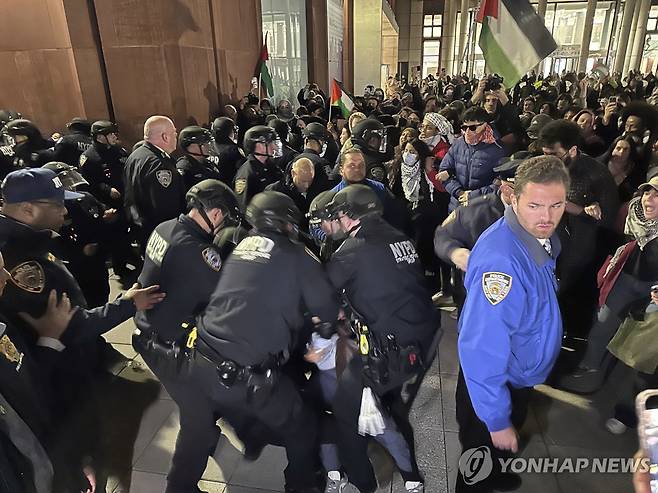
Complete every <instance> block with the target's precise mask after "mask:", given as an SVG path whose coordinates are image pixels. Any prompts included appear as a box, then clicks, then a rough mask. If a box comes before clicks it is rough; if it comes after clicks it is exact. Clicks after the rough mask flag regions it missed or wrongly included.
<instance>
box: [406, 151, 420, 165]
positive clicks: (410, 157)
mask: <svg viewBox="0 0 658 493" xmlns="http://www.w3.org/2000/svg"><path fill="white" fill-rule="evenodd" d="M402 161H404V164H406V165H407V166H412V165H413V164H415V163H416V162H417V161H418V156H416V155H415V154H411V153H410V152H409V151H404V153H403V154H402Z"/></svg>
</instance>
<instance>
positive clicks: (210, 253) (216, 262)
mask: <svg viewBox="0 0 658 493" xmlns="http://www.w3.org/2000/svg"><path fill="white" fill-rule="evenodd" d="M201 256H202V257H203V260H205V262H206V264H208V265H209V266H210V268H211V269H212V270H214V271H215V272H219V269H221V267H222V258H221V257H220V256H219V253H217V251H216V250H215V249H214V248H210V247H208V248H206V249H205V250H204V251H203V252H201Z"/></svg>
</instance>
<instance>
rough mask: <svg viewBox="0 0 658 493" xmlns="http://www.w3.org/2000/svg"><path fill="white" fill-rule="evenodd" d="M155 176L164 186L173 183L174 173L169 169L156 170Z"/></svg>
mask: <svg viewBox="0 0 658 493" xmlns="http://www.w3.org/2000/svg"><path fill="white" fill-rule="evenodd" d="M155 177H156V178H157V179H158V182H159V183H160V185H162V186H163V187H165V188H167V187H169V185H171V179H172V174H171V171H170V170H168V169H161V170H158V171H156V172H155Z"/></svg>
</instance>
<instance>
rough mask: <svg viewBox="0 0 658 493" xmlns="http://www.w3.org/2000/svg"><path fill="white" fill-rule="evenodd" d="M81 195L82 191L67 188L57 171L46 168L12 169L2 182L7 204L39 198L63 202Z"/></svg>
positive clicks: (4, 198) (32, 200)
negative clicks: (70, 190)
mask: <svg viewBox="0 0 658 493" xmlns="http://www.w3.org/2000/svg"><path fill="white" fill-rule="evenodd" d="M81 197H83V195H82V194H81V193H77V192H69V191H68V190H66V189H65V188H64V185H63V184H62V182H61V180H60V179H59V178H58V176H57V173H55V172H54V171H53V170H50V169H46V168H30V169H19V170H17V171H12V172H11V173H9V174H8V175H7V176H6V177H5V179H4V181H3V182H2V198H3V200H4V202H5V204H15V203H18V202H35V201H37V200H56V201H60V202H63V201H64V200H72V199H78V198H81Z"/></svg>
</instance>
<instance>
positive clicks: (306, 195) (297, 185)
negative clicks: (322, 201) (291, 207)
mask: <svg viewBox="0 0 658 493" xmlns="http://www.w3.org/2000/svg"><path fill="white" fill-rule="evenodd" d="M314 176H315V168H314V167H313V163H312V162H311V160H310V159H306V158H302V159H298V160H296V161H294V162H293V163H292V164H291V166H290V169H289V170H288V171H287V172H286V174H285V175H284V176H283V178H281V179H280V180H279V181H277V182H275V183H272V184H270V185H268V186H267V187H265V190H272V191H275V192H281V193H284V194H286V195H287V196H288V197H290V198H291V199H292V200H293V201H294V202H295V205H296V206H297V208H298V209H299V211H300V212H301V213H302V220H301V227H302V230H303V231H305V232H306V231H308V223H307V221H306V213H307V212H308V207H309V205H310V203H311V200H312V197H311V194H310V191H309V190H310V187H311V184H312V183H313V178H314Z"/></svg>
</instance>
